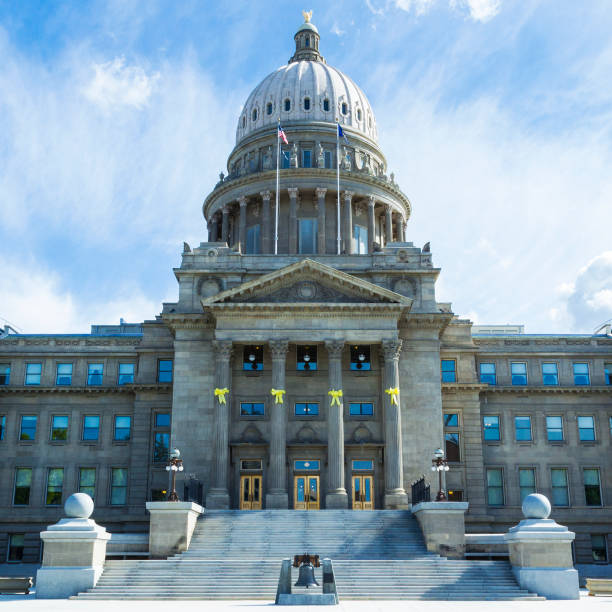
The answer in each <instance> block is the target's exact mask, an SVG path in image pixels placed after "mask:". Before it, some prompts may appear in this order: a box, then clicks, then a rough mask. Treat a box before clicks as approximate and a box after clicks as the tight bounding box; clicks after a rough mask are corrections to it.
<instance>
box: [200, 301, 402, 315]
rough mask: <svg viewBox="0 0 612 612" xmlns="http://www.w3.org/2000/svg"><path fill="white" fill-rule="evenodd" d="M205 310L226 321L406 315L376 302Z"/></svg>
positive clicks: (245, 304) (227, 305)
mask: <svg viewBox="0 0 612 612" xmlns="http://www.w3.org/2000/svg"><path fill="white" fill-rule="evenodd" d="M206 308H207V310H210V311H211V312H212V313H214V314H217V313H218V314H222V315H223V316H224V317H231V316H233V317H244V316H247V317H249V316H260V315H262V314H266V313H270V314H273V315H274V316H275V317H278V318H283V319H286V318H290V319H295V318H296V316H299V315H301V314H303V313H305V312H309V313H310V312H313V313H317V314H318V316H320V317H332V316H337V314H338V313H339V312H342V313H355V314H358V315H359V316H379V317H390V316H395V317H400V316H401V315H402V314H403V313H404V312H405V311H406V309H407V306H404V305H402V304H379V303H375V302H363V303H358V302H357V303H355V302H349V303H338V302H336V303H334V302H306V303H304V302H255V303H253V302H227V303H221V304H207V305H206Z"/></svg>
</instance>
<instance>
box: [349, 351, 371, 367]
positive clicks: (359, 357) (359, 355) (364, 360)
mask: <svg viewBox="0 0 612 612" xmlns="http://www.w3.org/2000/svg"><path fill="white" fill-rule="evenodd" d="M371 368H372V364H371V362H370V347H369V346H364V345H353V346H351V370H359V371H366V370H370V369H371Z"/></svg>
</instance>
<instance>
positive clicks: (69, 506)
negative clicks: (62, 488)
mask: <svg viewBox="0 0 612 612" xmlns="http://www.w3.org/2000/svg"><path fill="white" fill-rule="evenodd" d="M93 511H94V503H93V499H91V497H89V495H87V493H73V494H72V495H71V496H70V497H69V498H68V499H67V500H66V503H65V504H64V512H65V513H66V516H69V517H71V518H81V519H88V518H89V517H90V516H91V515H92V513H93Z"/></svg>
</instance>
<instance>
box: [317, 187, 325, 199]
mask: <svg viewBox="0 0 612 612" xmlns="http://www.w3.org/2000/svg"><path fill="white" fill-rule="evenodd" d="M315 192H316V194H317V198H319V199H321V198H324V197H325V194H326V193H327V187H317V188H316V189H315Z"/></svg>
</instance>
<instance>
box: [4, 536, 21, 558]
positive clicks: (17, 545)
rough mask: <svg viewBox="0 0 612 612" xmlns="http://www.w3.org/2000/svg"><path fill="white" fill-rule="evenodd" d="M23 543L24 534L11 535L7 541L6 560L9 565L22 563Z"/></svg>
mask: <svg viewBox="0 0 612 612" xmlns="http://www.w3.org/2000/svg"><path fill="white" fill-rule="evenodd" d="M24 542H25V534H23V533H11V534H10V535H9V541H8V555H7V557H6V560H7V561H8V562H9V563H19V562H20V561H23V546H24Z"/></svg>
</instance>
